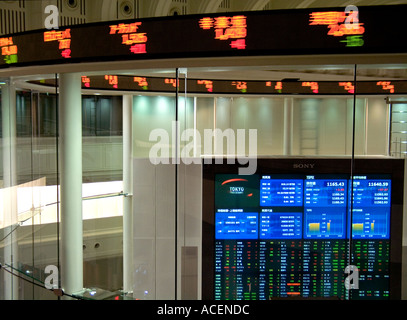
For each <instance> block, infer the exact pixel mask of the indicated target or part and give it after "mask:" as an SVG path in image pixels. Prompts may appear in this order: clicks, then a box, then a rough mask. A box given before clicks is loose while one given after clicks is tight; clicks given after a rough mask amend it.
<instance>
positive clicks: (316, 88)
mask: <svg viewBox="0 0 407 320" xmlns="http://www.w3.org/2000/svg"><path fill="white" fill-rule="evenodd" d="M106 76H107V78H106ZM109 79H110V80H109ZM31 82H32V83H35V84H40V85H48V86H55V82H54V79H46V80H43V81H37V80H35V81H31ZM178 85H179V86H178V89H179V90H180V91H181V92H185V79H183V78H180V79H179V81H178ZM176 87H177V84H176V79H175V78H162V77H145V76H140V75H136V76H128V75H102V76H82V88H83V89H94V90H111V89H117V90H123V91H148V92H170V93H175V91H176ZM186 89H187V92H188V93H202V94H205V93H206V94H211V93H214V94H242V95H244V94H247V95H250V94H253V95H256V94H257V95H279V94H281V95H284V94H301V95H311V96H312V95H352V94H359V95H362V94H363V95H392V94H406V93H407V81H403V80H389V81H358V82H357V84H356V86H355V85H354V83H353V82H352V81H257V80H241V81H236V80H219V79H217V80H213V79H212V80H211V79H187V80H186Z"/></svg>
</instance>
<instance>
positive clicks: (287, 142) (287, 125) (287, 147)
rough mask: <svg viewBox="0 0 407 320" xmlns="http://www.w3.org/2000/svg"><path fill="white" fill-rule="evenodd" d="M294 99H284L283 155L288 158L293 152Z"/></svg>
mask: <svg viewBox="0 0 407 320" xmlns="http://www.w3.org/2000/svg"><path fill="white" fill-rule="evenodd" d="M293 109H294V99H293V98H285V99H284V144H283V148H284V149H283V151H284V155H286V156H290V155H292V151H293V114H294V112H293V111H294V110H293Z"/></svg>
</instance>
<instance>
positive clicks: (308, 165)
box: [293, 163, 315, 169]
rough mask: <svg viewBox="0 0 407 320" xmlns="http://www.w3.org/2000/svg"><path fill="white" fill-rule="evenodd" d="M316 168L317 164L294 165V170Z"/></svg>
mask: <svg viewBox="0 0 407 320" xmlns="http://www.w3.org/2000/svg"><path fill="white" fill-rule="evenodd" d="M314 166H315V163H294V164H293V168H294V169H313V168H314Z"/></svg>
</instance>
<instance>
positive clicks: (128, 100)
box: [123, 95, 134, 292]
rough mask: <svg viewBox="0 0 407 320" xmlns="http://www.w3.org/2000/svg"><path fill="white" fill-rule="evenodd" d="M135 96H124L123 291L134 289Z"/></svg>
mask: <svg viewBox="0 0 407 320" xmlns="http://www.w3.org/2000/svg"><path fill="white" fill-rule="evenodd" d="M132 109H133V96H132V95H124V96H123V192H124V194H126V196H125V197H124V199H123V291H124V292H130V291H133V270H134V263H133V170H132V167H133V164H132V155H133V148H132V137H133V130H132V122H133V121H132V119H133V118H132V117H133V111H132Z"/></svg>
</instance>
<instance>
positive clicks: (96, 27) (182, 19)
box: [0, 5, 407, 67]
mask: <svg viewBox="0 0 407 320" xmlns="http://www.w3.org/2000/svg"><path fill="white" fill-rule="evenodd" d="M406 11H407V6H404V5H400V6H373V7H358V8H357V11H347V10H346V9H345V8H344V7H342V8H324V9H296V10H273V11H254V12H240V13H229V12H228V13H218V14H207V15H186V16H177V17H159V18H148V19H136V20H135V19H133V20H126V21H114V22H102V23H94V24H86V25H79V26H68V27H60V28H59V29H56V30H47V29H44V30H35V31H30V32H25V33H20V34H14V35H5V36H2V37H0V48H1V57H0V67H8V66H11V65H14V66H26V65H41V64H56V63H77V62H93V61H118V60H133V59H154V58H182V57H188V58H189V57H223V56H255V55H299V54H301V55H304V54H305V55H307V54H364V53H375V54H377V53H405V52H407V41H404V40H405V23H404V19H405V17H404V16H405V12H406ZM403 39H404V40H403Z"/></svg>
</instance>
